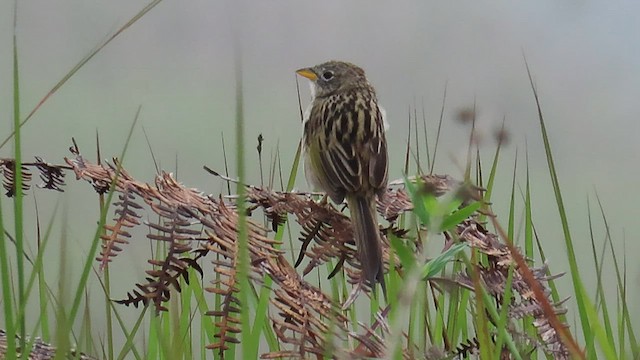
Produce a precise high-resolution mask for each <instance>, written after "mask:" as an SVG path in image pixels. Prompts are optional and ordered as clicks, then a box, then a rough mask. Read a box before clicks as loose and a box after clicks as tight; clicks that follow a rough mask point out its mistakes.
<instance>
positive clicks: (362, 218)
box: [347, 195, 385, 292]
mask: <svg viewBox="0 0 640 360" xmlns="http://www.w3.org/2000/svg"><path fill="white" fill-rule="evenodd" d="M347 204H348V205H349V210H350V212H351V222H352V223H353V236H354V238H355V241H356V247H357V249H358V256H359V258H360V263H361V264H362V275H363V277H364V278H365V280H367V281H368V282H369V284H370V285H371V287H372V288H373V287H374V285H375V283H376V282H379V283H380V285H382V290H383V292H384V290H385V289H384V288H385V286H384V271H383V268H382V244H381V240H380V231H379V230H378V221H377V219H376V212H375V204H376V202H375V195H371V196H347Z"/></svg>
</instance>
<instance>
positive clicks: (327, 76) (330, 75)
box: [322, 71, 333, 81]
mask: <svg viewBox="0 0 640 360" xmlns="http://www.w3.org/2000/svg"><path fill="white" fill-rule="evenodd" d="M331 79H333V71H325V72H323V73H322V80H326V81H328V80H331Z"/></svg>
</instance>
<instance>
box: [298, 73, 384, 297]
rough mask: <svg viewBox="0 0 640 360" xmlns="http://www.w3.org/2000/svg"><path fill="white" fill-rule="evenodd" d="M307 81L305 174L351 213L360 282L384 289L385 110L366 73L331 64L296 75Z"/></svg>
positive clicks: (311, 181) (313, 184)
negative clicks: (380, 202) (380, 207)
mask: <svg viewBox="0 0 640 360" xmlns="http://www.w3.org/2000/svg"><path fill="white" fill-rule="evenodd" d="M296 72H297V73H298V74H299V75H301V76H304V77H305V78H307V79H309V80H311V93H312V96H313V100H312V102H311V105H310V106H309V109H308V110H307V116H306V118H305V122H304V149H305V152H304V154H305V157H304V159H305V161H304V162H305V175H306V177H307V181H308V182H309V183H310V184H311V185H312V186H314V187H316V188H319V189H320V190H323V191H325V192H326V193H327V194H328V195H329V197H331V200H333V201H334V202H335V203H337V204H340V203H342V202H343V201H344V200H345V199H346V200H347V205H348V206H349V210H350V212H351V221H352V223H353V233H354V238H355V242H356V246H357V250H358V255H359V259H360V263H361V264H362V274H363V279H364V280H365V281H366V282H368V283H369V284H370V285H371V286H372V287H373V286H374V285H375V282H379V283H380V284H381V285H382V287H383V290H384V274H383V265H382V244H381V238H380V231H379V229H378V221H377V218H376V206H375V204H376V196H382V195H383V194H384V192H385V190H386V188H387V179H388V175H387V167H388V166H387V162H388V161H387V160H388V155H387V142H386V139H385V134H384V131H385V125H384V119H383V110H382V109H381V108H380V107H379V106H378V99H377V97H376V92H375V90H374V88H373V87H372V86H371V84H369V81H367V78H366V76H365V73H364V70H362V69H361V68H359V67H358V66H356V65H353V64H350V63H347V62H342V61H329V62H326V63H323V64H320V65H316V66H313V67H309V68H304V69H300V70H298V71H296Z"/></svg>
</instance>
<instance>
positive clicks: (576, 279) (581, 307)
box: [525, 59, 596, 358]
mask: <svg viewBox="0 0 640 360" xmlns="http://www.w3.org/2000/svg"><path fill="white" fill-rule="evenodd" d="M525 64H526V67H527V74H528V75H529V82H530V84H531V89H532V91H533V96H534V99H535V103H536V109H537V112H538V120H539V123H540V132H541V134H542V140H543V142H544V150H545V154H546V158H547V167H548V169H549V175H550V177H551V183H552V186H553V193H554V195H555V198H556V205H557V207H558V213H559V215H560V222H561V223H562V231H563V235H564V243H565V248H566V250H567V259H568V260H569V268H570V269H571V280H572V283H573V289H574V295H575V297H576V303H577V304H578V313H579V314H580V322H581V324H582V333H583V335H584V338H585V339H587V356H589V358H594V356H595V354H596V353H595V348H594V347H593V342H591V341H589V339H591V338H592V336H593V334H592V326H591V324H590V323H589V315H588V314H587V309H586V304H585V301H583V300H585V299H583V298H582V292H581V290H580V288H579V284H580V283H581V282H582V280H581V277H580V269H579V268H578V262H577V260H576V254H575V250H574V248H573V240H572V238H571V230H570V228H569V220H568V219H567V213H566V210H565V207H564V201H563V200H562V192H561V190H560V180H559V179H558V174H557V172H556V167H555V164H554V161H553V154H552V152H551V144H550V143H549V136H548V134H547V128H546V126H545V122H544V116H543V115H542V108H541V105H540V100H539V98H538V91H537V90H536V87H535V85H534V83H533V78H532V75H531V71H530V69H529V64H527V63H526V59H525Z"/></svg>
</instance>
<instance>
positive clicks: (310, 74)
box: [296, 68, 318, 81]
mask: <svg viewBox="0 0 640 360" xmlns="http://www.w3.org/2000/svg"><path fill="white" fill-rule="evenodd" d="M296 73H297V74H298V75H300V76H304V77H306V78H307V79H309V80H311V81H316V80H318V75H316V73H314V72H313V70H311V69H310V68H304V69H300V70H296Z"/></svg>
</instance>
